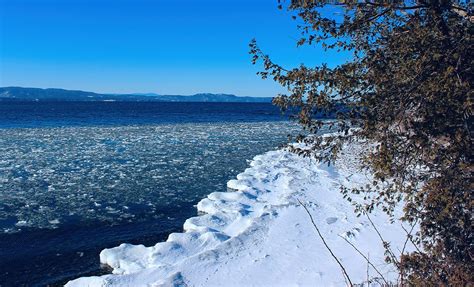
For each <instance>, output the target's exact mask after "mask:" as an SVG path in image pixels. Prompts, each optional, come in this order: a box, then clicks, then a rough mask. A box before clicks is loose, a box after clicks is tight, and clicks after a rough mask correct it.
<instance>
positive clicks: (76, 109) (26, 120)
mask: <svg viewBox="0 0 474 287" xmlns="http://www.w3.org/2000/svg"><path fill="white" fill-rule="evenodd" d="M284 119H285V118H284V117H282V115H281V113H280V112H279V110H278V109H277V108H276V107H275V106H273V105H271V104H267V103H174V102H169V103H168V102H0V128H32V127H62V126H97V125H101V126H117V125H149V124H163V123H190V122H194V123H204V122H222V121H225V122H239V121H240V122H259V121H281V120H284Z"/></svg>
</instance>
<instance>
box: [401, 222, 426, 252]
mask: <svg viewBox="0 0 474 287" xmlns="http://www.w3.org/2000/svg"><path fill="white" fill-rule="evenodd" d="M415 223H416V221H415ZM414 227H415V224H413V225H412V227H411V229H410V231H409V232H408V230H407V229H406V228H405V226H403V225H402V228H403V230H404V231H405V233H406V234H407V239H408V240H410V242H411V244H413V246H415V248H416V251H418V252H419V253H422V252H421V250H420V248H419V247H418V245H417V244H416V243H415V242H413V236H412V235H411V233H412V231H413V228H414ZM403 250H405V247H403ZM402 255H403V254H402Z"/></svg>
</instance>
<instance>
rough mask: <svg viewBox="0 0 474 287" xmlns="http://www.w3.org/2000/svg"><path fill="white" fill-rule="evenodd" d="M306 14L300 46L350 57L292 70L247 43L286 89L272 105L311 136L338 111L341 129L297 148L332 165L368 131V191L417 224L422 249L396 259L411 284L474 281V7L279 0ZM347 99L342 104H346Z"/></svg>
mask: <svg viewBox="0 0 474 287" xmlns="http://www.w3.org/2000/svg"><path fill="white" fill-rule="evenodd" d="M279 6H280V8H286V9H287V10H288V11H289V13H290V14H291V15H292V17H293V18H294V19H301V20H302V22H303V24H301V25H299V28H300V30H301V39H300V40H299V41H298V42H297V44H298V45H322V46H323V47H324V48H325V49H336V50H338V51H348V52H350V53H352V55H353V57H352V59H351V60H350V61H348V62H346V63H345V64H342V65H339V66H336V67H329V66H328V65H324V64H323V65H321V66H317V67H307V66H305V65H301V66H299V67H297V68H293V69H286V68H284V67H282V66H280V65H278V64H277V63H274V62H273V61H272V60H271V58H270V57H269V56H268V55H266V54H264V53H263V52H262V51H261V50H260V48H259V47H258V45H257V43H256V41H255V40H254V41H252V42H251V43H250V53H251V54H252V55H253V60H252V61H253V63H254V64H255V63H256V62H259V61H261V62H262V63H263V67H264V69H263V71H261V72H259V74H260V76H261V77H262V78H272V79H273V80H274V81H276V82H278V83H280V84H281V85H282V86H283V87H285V88H286V89H287V91H288V93H287V94H282V95H277V96H276V97H275V98H274V101H273V102H274V104H276V105H278V106H279V107H281V108H282V109H283V110H285V111H289V113H290V114H291V116H292V117H294V118H295V119H297V120H298V121H299V122H300V124H302V125H303V127H305V128H306V129H307V130H309V131H310V132H311V133H317V132H318V131H319V130H320V129H321V128H322V127H323V126H324V124H325V123H324V122H323V121H321V120H319V119H318V118H317V117H315V115H316V114H320V113H321V112H324V113H334V112H336V113H337V119H338V120H337V121H335V122H334V123H333V124H332V126H331V128H333V129H334V130H337V131H338V133H337V134H335V135H334V136H331V137H327V138H325V139H321V138H318V137H310V138H304V139H303V138H302V140H304V141H305V142H306V143H307V144H308V145H309V146H310V147H311V148H310V149H304V150H303V149H298V148H294V149H293V151H294V152H297V153H299V154H302V155H311V156H314V157H316V158H317V159H318V160H320V161H325V162H328V163H331V162H333V161H334V160H335V159H336V158H337V155H338V153H339V152H340V150H341V148H342V146H343V144H344V143H347V142H350V141H354V140H360V139H363V140H368V141H369V142H371V143H372V146H373V148H372V149H367V151H366V153H365V155H364V160H363V161H364V165H365V166H366V167H367V168H369V169H370V170H371V171H372V172H373V174H374V182H373V184H371V185H368V186H366V187H364V188H361V189H354V190H347V189H344V188H343V192H344V193H345V194H346V195H347V196H348V197H349V198H350V194H351V193H352V192H355V193H364V194H365V195H366V197H367V198H370V201H369V203H368V204H367V205H364V206H359V207H358V208H359V211H363V212H370V211H371V210H372V209H373V208H374V207H376V206H379V207H381V208H383V209H384V210H385V211H386V212H387V213H389V214H391V213H392V211H393V209H394V207H395V205H396V204H398V203H399V202H403V204H404V217H403V220H406V221H408V222H410V223H414V222H419V224H420V231H419V232H418V233H417V234H416V236H414V240H413V241H414V243H415V244H417V245H418V246H420V248H419V249H418V251H416V252H413V253H409V254H405V255H403V256H402V258H401V259H400V264H398V267H399V269H400V272H402V273H404V274H405V275H406V276H407V278H408V280H409V281H410V282H411V283H414V284H421V283H422V282H424V283H428V284H429V283H431V284H434V285H438V284H466V283H469V282H470V283H472V282H474V277H473V276H474V275H473V274H474V268H473V266H474V264H473V256H474V245H473V232H472V231H473V228H472V214H473V206H474V198H473V192H472V191H473V190H474V189H473V187H474V184H473V179H472V176H471V175H472V171H473V165H472V160H473V158H472V138H471V135H472V124H473V121H472V112H473V103H472V101H473V91H472V87H471V86H472V83H473V67H474V59H473V55H474V51H473V48H474V45H473V44H474V38H473V31H474V27H473V22H474V16H472V15H473V14H472V9H473V7H472V4H471V3H470V2H454V1H451V0H416V1H390V2H383V1H376V2H372V1H342V2H333V3H330V2H327V1H317V0H307V1H304V0H293V1H291V3H284V2H282V3H281V2H280V1H279ZM341 106H344V107H347V108H346V109H343V111H341V109H339V108H338V107H341Z"/></svg>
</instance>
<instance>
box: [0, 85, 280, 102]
mask: <svg viewBox="0 0 474 287" xmlns="http://www.w3.org/2000/svg"><path fill="white" fill-rule="evenodd" d="M271 99H272V98H270V97H240V96H236V95H233V94H212V93H198V94H194V95H159V94H155V93H130V94H105V93H95V92H89V91H82V90H66V89H60V88H46V89H43V88H27V87H0V101H87V102H92V101H120V102H225V103H269V102H271Z"/></svg>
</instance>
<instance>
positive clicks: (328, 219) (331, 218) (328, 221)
mask: <svg viewBox="0 0 474 287" xmlns="http://www.w3.org/2000/svg"><path fill="white" fill-rule="evenodd" d="M336 221H337V217H328V218H326V223H327V224H333V223H334V222H336Z"/></svg>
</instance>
